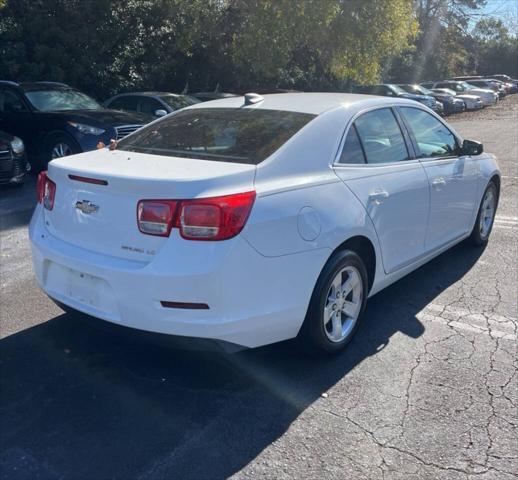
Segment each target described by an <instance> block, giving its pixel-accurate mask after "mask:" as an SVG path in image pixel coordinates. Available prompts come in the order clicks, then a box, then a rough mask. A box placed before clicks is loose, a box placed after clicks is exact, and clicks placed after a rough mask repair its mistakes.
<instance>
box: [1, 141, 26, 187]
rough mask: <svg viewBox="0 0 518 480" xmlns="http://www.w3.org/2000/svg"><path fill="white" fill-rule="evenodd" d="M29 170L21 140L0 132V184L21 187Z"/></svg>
mask: <svg viewBox="0 0 518 480" xmlns="http://www.w3.org/2000/svg"><path fill="white" fill-rule="evenodd" d="M30 169H31V167H30V165H29V162H28V161H27V156H26V155H25V146H24V144H23V142H22V140H21V139H20V138H18V137H15V136H14V135H11V134H9V133H6V132H2V131H0V184H6V183H12V184H16V185H21V184H22V183H23V179H24V177H25V174H26V173H27V172H28V171H29V170H30Z"/></svg>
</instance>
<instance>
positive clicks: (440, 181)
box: [432, 177, 446, 190]
mask: <svg viewBox="0 0 518 480" xmlns="http://www.w3.org/2000/svg"><path fill="white" fill-rule="evenodd" d="M432 185H433V187H434V188H435V189H436V190H440V189H441V187H444V186H446V180H444V177H436V178H434V179H433V182H432Z"/></svg>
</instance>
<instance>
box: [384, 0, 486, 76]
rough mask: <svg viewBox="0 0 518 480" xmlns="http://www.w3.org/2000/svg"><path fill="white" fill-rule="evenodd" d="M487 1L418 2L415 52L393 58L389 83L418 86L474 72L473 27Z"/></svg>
mask: <svg viewBox="0 0 518 480" xmlns="http://www.w3.org/2000/svg"><path fill="white" fill-rule="evenodd" d="M485 4H486V0H415V2H414V8H415V14H416V17H417V20H418V23H419V35H418V37H417V41H416V43H415V46H414V48H412V49H411V50H409V51H407V52H405V53H404V54H403V55H401V56H398V57H396V58H392V59H391V60H390V62H389V65H388V66H387V68H386V70H385V75H386V77H387V79H390V80H394V81H401V82H418V81H423V80H426V79H433V78H445V77H449V76H451V75H454V74H458V73H462V72H464V71H467V70H470V69H472V68H473V65H474V64H475V63H476V62H475V61H474V59H473V58H472V53H473V52H472V50H471V49H470V48H469V44H470V38H471V36H470V34H469V27H470V25H471V24H472V21H473V19H474V18H476V15H478V12H479V11H480V9H481V8H482V7H483V6H484V5H485Z"/></svg>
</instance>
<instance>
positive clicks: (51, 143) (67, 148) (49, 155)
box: [45, 133, 81, 163]
mask: <svg viewBox="0 0 518 480" xmlns="http://www.w3.org/2000/svg"><path fill="white" fill-rule="evenodd" d="M80 152H81V148H80V147H79V145H78V144H77V143H76V141H75V140H74V139H73V138H72V137H70V136H69V135H67V134H66V133H55V134H53V135H51V136H50V137H49V138H47V140H46V142H45V157H46V162H47V163H48V162H50V161H51V160H54V159H55V158H61V157H67V156H68V155H74V154H76V153H80Z"/></svg>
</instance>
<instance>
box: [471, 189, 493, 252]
mask: <svg viewBox="0 0 518 480" xmlns="http://www.w3.org/2000/svg"><path fill="white" fill-rule="evenodd" d="M497 205H498V190H497V188H496V185H495V183H494V182H493V181H490V182H489V184H488V186H487V188H486V191H485V192H484V196H483V197H482V201H481V202H480V207H479V209H478V214H477V219H476V221H475V226H474V227H473V230H472V231H471V235H470V237H469V238H470V241H471V243H473V244H475V245H485V244H486V243H487V242H488V240H489V235H490V234H491V230H492V229H493V222H494V221H495V215H496V207H497Z"/></svg>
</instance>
